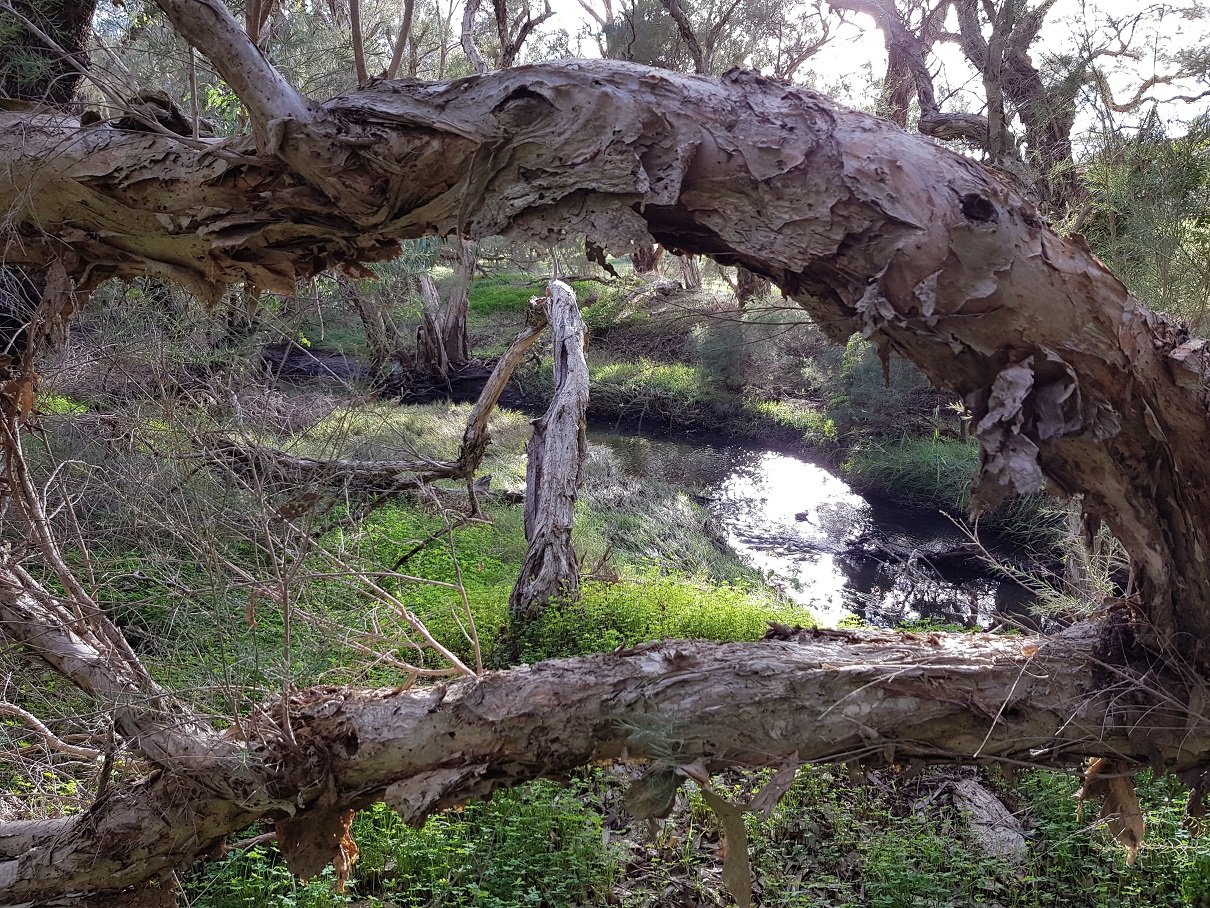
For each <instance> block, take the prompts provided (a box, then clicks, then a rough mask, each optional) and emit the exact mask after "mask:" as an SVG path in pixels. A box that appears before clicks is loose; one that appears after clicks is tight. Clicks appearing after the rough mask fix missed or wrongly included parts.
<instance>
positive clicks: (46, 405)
mask: <svg viewBox="0 0 1210 908" xmlns="http://www.w3.org/2000/svg"><path fill="white" fill-rule="evenodd" d="M37 411H38V412H39V413H43V414H51V415H54V416H64V415H67V414H70V413H87V412H88V407H86V406H85V405H84V404H82V403H80V402H79V401H76V400H72V399H71V398H70V397H67V396H66V395H63V394H39V395H38V403H37Z"/></svg>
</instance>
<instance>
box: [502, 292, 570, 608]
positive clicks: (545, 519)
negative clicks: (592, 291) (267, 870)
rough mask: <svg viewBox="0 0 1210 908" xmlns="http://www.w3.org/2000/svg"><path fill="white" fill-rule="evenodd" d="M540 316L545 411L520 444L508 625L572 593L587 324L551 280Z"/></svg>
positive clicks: (568, 294)
mask: <svg viewBox="0 0 1210 908" xmlns="http://www.w3.org/2000/svg"><path fill="white" fill-rule="evenodd" d="M546 308H547V319H548V320H549V322H550V333H551V336H552V345H553V347H554V377H555V387H554V392H553V393H552V394H551V399H550V406H549V407H547V409H546V413H545V414H544V415H543V416H541V417H540V418H539V419H535V420H534V422H533V427H534V428H533V432H534V434H533V436H532V437H531V438H530V440H529V445H528V446H527V447H526V449H525V450H526V455H527V457H528V460H527V462H526V466H525V540H526V542H527V543H528V548H527V549H526V552H525V560H524V561H523V562H522V563H521V576H520V577H518V578H517V582H516V584H515V585H514V586H513V591H512V593H511V594H510V595H509V598H508V614H509V621H510V623H511V624H512V627H511V628H510V630H512V631H513V632H516V631H517V629H518V628H520V627H521V626H523V625H524V624H526V623H528V622H530V621H533V620H534V619H535V618H536V617H537V616H538V615H539V614H541V611H542V609H543V608H545V606H546V605H547V604H548V603H549V602H550V601H551V600H552V599H555V598H558V597H566V598H574V597H575V596H576V595H577V593H578V592H579V589H580V565H579V559H578V558H577V556H576V550H575V546H573V545H572V539H571V531H572V527H573V526H574V525H575V520H576V495H577V493H578V491H579V488H580V471H581V469H582V468H583V466H584V458H585V456H586V455H587V453H588V437H587V435H586V434H585V430H586V427H585V420H584V413H585V411H586V410H587V409H588V362H587V360H586V359H585V358H584V356H585V353H587V350H588V328H587V327H586V326H585V325H584V319H583V318H581V317H580V307H579V306H578V305H577V304H576V295H575V292H574V291H573V290H572V289H571V287H569V286H568V285H567V284H564V283H563V282H562V281H551V283H550V286H549V288H548V289H547V295H546Z"/></svg>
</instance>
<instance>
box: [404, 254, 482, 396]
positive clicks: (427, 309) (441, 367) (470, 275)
mask: <svg viewBox="0 0 1210 908" xmlns="http://www.w3.org/2000/svg"><path fill="white" fill-rule="evenodd" d="M478 253H479V247H478V245H477V244H475V243H472V242H470V241H469V240H461V239H458V238H457V237H453V238H451V239H449V240H447V241H446V245H445V250H444V255H445V257H446V258H447V259H448V260H451V261H452V263H453V266H454V274H453V277H452V278H451V279H450V286H449V293H448V294H447V295H446V300H445V304H444V305H442V303H441V297H440V294H438V292H437V284H436V283H435V282H434V281H433V277H432V275H430V274H422V275H420V278H419V280H420V298H421V300H422V302H423V303H424V324H423V325H422V326H421V327H420V328H419V329H418V331H417V335H416V362H417V365H418V366H419V367H420V368H421V369H423V370H425V371H427V372H429V373H431V374H433V375H439V376H441V377H442V378H445V377H446V376H447V375H448V374H449V372H450V371H451V370H458V369H461V368H462V367H463V366H465V365H466V364H467V363H468V362H470V345H469V339H468V335H467V327H466V319H467V316H468V315H469V313H470V293H471V282H472V281H473V279H474V276H475V268H476V267H477V266H478V264H479V255H478Z"/></svg>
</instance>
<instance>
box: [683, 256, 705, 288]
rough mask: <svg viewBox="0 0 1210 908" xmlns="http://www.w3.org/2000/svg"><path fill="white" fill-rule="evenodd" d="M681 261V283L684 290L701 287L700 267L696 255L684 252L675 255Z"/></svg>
mask: <svg viewBox="0 0 1210 908" xmlns="http://www.w3.org/2000/svg"><path fill="white" fill-rule="evenodd" d="M677 258H678V261H680V263H681V283H682V284H684V286H685V289H686V290H701V289H702V268H701V266H700V265H699V264H698V262H697V256H696V255H690V254H688V253H685V254H683V255H680V256H678V257H677Z"/></svg>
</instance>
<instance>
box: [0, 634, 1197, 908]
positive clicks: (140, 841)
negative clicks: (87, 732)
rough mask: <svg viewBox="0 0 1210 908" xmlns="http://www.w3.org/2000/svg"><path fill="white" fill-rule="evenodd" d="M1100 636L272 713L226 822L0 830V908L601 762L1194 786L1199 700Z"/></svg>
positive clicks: (716, 663) (799, 639)
mask: <svg viewBox="0 0 1210 908" xmlns="http://www.w3.org/2000/svg"><path fill="white" fill-rule="evenodd" d="M1102 631H1104V628H1102V627H1099V626H1097V625H1083V626H1080V627H1077V628H1074V629H1072V630H1071V631H1068V632H1067V633H1065V634H1063V635H1060V636H1057V637H1053V638H1033V637H1012V638H1004V637H989V636H984V635H962V634H953V635H951V634H894V633H889V632H840V631H831V632H819V633H814V632H811V631H806V632H802V633H799V634H793V633H789V634H784V636H788V637H791V638H793V639H788V640H770V641H766V642H762V643H753V644H715V643H704V642H691V641H668V642H664V643H657V644H651V645H647V646H642V647H638V648H637V649H634V650H629V651H625V652H620V653H613V654H607V655H598V656H584V657H580V658H576V659H566V660H557V661H552V662H546V663H543V664H541V665H535V666H527V667H522V668H517V669H513V670H510V671H505V672H494V673H490V674H488V675H486V676H484V677H483V678H481V679H478V680H470V681H464V682H457V683H454V684H450V685H439V686H436V687H433V688H429V689H423V690H410V691H402V692H401V691H398V690H376V691H357V690H348V689H332V688H323V689H318V690H315V691H303V692H301V693H299V694H297V695H295V696H294V697H293V698H291V701H290V704H289V709H288V710H284V711H283V710H278V709H269V710H267V713H268V714H271V715H280V714H282V713H283V712H285V713H288V714H289V716H290V717H291V722H292V729H293V740H295V741H297V742H300V745H301V746H300V747H298V746H291V745H290V744H289V743H288V740H287V738H286V737H284V736H283V735H282V734H281V732H280V730H276V729H273V728H262V729H257V728H255V727H249V726H248V724H247V723H245V733H256V732H258V731H259V732H262V733H263V736H262V737H261V738H260V739H259V740H257V741H255V742H242V741H240V740H239V738H238V735H236V734H234V733H227V735H226V736H225V739H226V740H227V742H228V743H229V744H231V745H232V746H238V747H241V748H246V751H245V753H246V764H247V766H248V767H249V770H250V771H251V772H254V773H256V774H257V775H258V776H259V779H258V782H259V784H258V786H256V787H254V788H249V789H248V800H247V801H246V802H244V803H237V802H235V801H233V800H228V799H224V798H219V797H216V796H215V795H214V794H213V793H212V792H210V791H208V790H206V789H205V788H203V787H202V786H201V785H200V784H199V783H198V782H197V781H191V780H190V779H188V778H187V777H182V776H180V775H176V774H171V773H169V774H165V775H160V776H158V777H154V778H151V779H149V780H148V781H147V782H145V783H144V784H141V785H137V786H133V787H131V788H129V789H127V790H119V791H115V792H114V793H113V794H112V795H110V796H109V797H107V798H105V799H102V800H101V801H98V803H97V804H95V805H94V806H93V808H92V809H91V810H89V811H88V812H87V813H85V814H83V815H80V816H76V817H69V818H65V819H61V820H51V821H43V822H39V823H31V824H6V825H5V826H0V904H3V905H12V904H19V903H22V902H35V901H36V902H45V903H48V904H51V903H55V900H56V899H59V900H60V903H63V904H66V903H70V902H71V900H72V899H73V898H75V899H77V900H78V898H79V897H80V894H82V893H104V892H107V891H108V892H113V891H116V890H119V889H122V888H125V887H129V886H134V885H137V884H139V883H140V882H142V881H145V880H150V879H154V878H156V877H157V876H158V875H159V874H160V873H162V872H163V871H165V870H168V869H170V868H172V867H174V866H178V865H180V864H181V863H183V862H186V861H188V860H191V859H196V858H200V857H202V856H205V855H207V854H211V853H213V852H215V850H216V849H218V848H219V847H220V846H221V843H222V842H223V840H224V838H225V837H226V836H227V835H229V834H231V833H233V832H236V831H237V830H239V829H242V828H244V827H246V826H247V825H248V824H249V823H250V822H252V821H253V820H255V819H258V818H259V819H268V820H280V819H284V818H286V817H288V816H293V817H295V818H296V823H301V824H303V825H302V826H301V827H299V826H296V827H295V832H296V833H297V831H298V829H300V828H301V829H306V828H307V825H306V824H307V823H311V824H312V825H311V827H310V828H311V829H312V831H313V832H314V834H315V836H316V837H317V838H318V837H319V836H320V833H321V831H322V829H323V828H324V823H325V822H326V819H325V818H327V817H330V816H332V815H333V814H335V813H338V812H343V811H344V810H347V809H351V808H359V807H364V806H366V805H367V804H369V803H371V802H373V801H375V800H378V799H384V798H385V800H386V801H387V803H389V804H391V805H392V806H393V807H395V809H397V810H399V811H400V812H401V813H402V814H403V815H404V817H406V818H407V819H408V821H409V822H412V823H419V822H421V821H423V820H424V818H425V817H427V816H428V815H429V814H431V813H432V812H433V811H436V810H439V809H441V808H443V807H448V806H450V805H453V804H457V803H460V802H462V801H465V800H467V799H469V798H472V797H480V796H483V795H486V794H488V793H490V792H491V791H493V790H494V789H497V788H501V787H505V786H509V785H514V784H516V783H518V782H522V781H525V780H527V779H532V778H536V777H539V776H547V775H549V776H557V775H560V774H562V773H565V772H566V771H567V770H569V769H572V768H574V767H577V766H584V765H588V764H590V763H592V762H595V761H599V760H611V759H619V758H628V759H641V760H650V761H655V762H657V763H658V762H660V761H661V760H662V761H664V765H666V766H667V768H669V769H673V768H674V767H675V765H687V764H689V763H692V762H695V761H698V760H701V761H702V763H703V764H704V765H705V766H706V767H707V768H708V769H710V770H712V771H714V770H721V769H724V768H727V767H731V766H775V765H783V764H787V763H799V762H806V761H836V760H859V761H863V762H866V763H871V764H878V765H881V764H885V763H888V762H894V761H906V760H910V759H913V758H919V759H923V760H928V761H951V760H952V761H960V762H997V761H999V762H1007V763H1010V764H1018V765H1024V766H1072V765H1074V764H1076V763H1077V762H1079V761H1080V760H1081V759H1082V758H1083V757H1086V756H1090V755H1095V754H1102V753H1109V752H1111V753H1114V754H1116V755H1118V757H1119V758H1120V759H1123V760H1133V761H1136V762H1139V763H1145V764H1151V765H1153V766H1155V768H1157V769H1163V770H1169V771H1177V772H1179V771H1183V770H1186V769H1190V768H1193V767H1200V766H1202V765H1204V763H1205V762H1206V760H1207V759H1208V758H1210V724H1207V721H1206V719H1205V718H1204V717H1203V716H1201V715H1200V714H1198V713H1197V711H1196V710H1191V709H1189V708H1188V707H1187V706H1186V705H1185V704H1188V703H1190V702H1204V700H1202V699H1199V698H1204V697H1205V696H1206V693H1207V692H1206V690H1205V684H1204V682H1203V681H1202V680H1201V679H1199V678H1194V677H1193V676H1191V675H1180V674H1177V673H1171V674H1170V673H1166V672H1164V671H1163V670H1162V669H1157V668H1156V667H1155V666H1154V665H1151V664H1148V665H1139V666H1135V665H1133V664H1132V662H1131V658H1130V657H1131V654H1132V653H1134V652H1136V650H1134V648H1133V643H1132V641H1131V639H1130V635H1129V632H1128V630H1126V629H1124V628H1117V629H1115V630H1114V631H1113V632H1112V633H1110V634H1109V635H1108V636H1106V635H1105V634H1103V633H1102ZM1119 633H1120V634H1124V636H1121V637H1117V636H1115V635H1116V634H1119ZM668 754H676V757H675V764H672V763H668V762H667V761H668V759H669V758H668ZM311 844H312V845H315V846H316V847H318V842H312V843H311ZM335 849H336V840H332V841H331V842H329V856H331V855H332V854H334V851H335ZM286 856H287V860H289V859H290V854H289V852H287V855H286ZM77 903H78V902H77ZM95 903H96V902H93V904H95Z"/></svg>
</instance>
